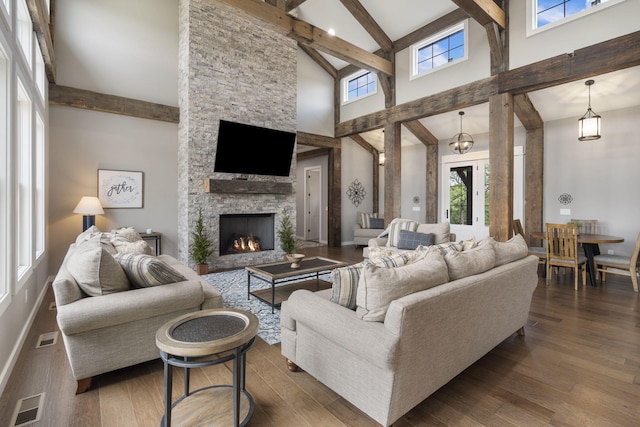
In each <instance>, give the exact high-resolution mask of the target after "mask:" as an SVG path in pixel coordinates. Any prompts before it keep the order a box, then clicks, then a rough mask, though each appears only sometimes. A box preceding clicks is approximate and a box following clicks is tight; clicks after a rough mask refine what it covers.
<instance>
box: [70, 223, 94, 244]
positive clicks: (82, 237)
mask: <svg viewBox="0 0 640 427" xmlns="http://www.w3.org/2000/svg"><path fill="white" fill-rule="evenodd" d="M99 233H100V229H99V228H98V227H96V226H95V225H92V226H91V227H89V228H87V229H86V230H84V231H83V232H82V233H80V234H78V237H76V243H82V242H86V241H87V240H89V239H90V238H92V237H94V236H95V235H96V234H99Z"/></svg>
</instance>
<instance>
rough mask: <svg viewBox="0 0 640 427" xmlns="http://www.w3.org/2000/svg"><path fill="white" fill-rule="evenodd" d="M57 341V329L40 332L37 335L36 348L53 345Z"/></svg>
mask: <svg viewBox="0 0 640 427" xmlns="http://www.w3.org/2000/svg"><path fill="white" fill-rule="evenodd" d="M57 342H58V331H55V332H47V333H46V334H42V335H40V336H39V337H38V344H36V348H42V347H49V346H50V345H54V344H55V343H57Z"/></svg>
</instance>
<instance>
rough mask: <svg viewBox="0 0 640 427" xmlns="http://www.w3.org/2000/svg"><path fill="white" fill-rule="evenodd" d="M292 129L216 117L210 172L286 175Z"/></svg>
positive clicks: (292, 144)
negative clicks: (211, 168)
mask: <svg viewBox="0 0 640 427" xmlns="http://www.w3.org/2000/svg"><path fill="white" fill-rule="evenodd" d="M295 142H296V134H295V132H285V131H281V130H274V129H268V128H264V127H259V126H252V125H247V124H243V123H236V122H230V121H227V120H220V126H219V127H218V146H217V149H216V160H215V165H214V169H213V170H214V172H226V173H238V174H247V175H250V174H255V175H272V176H289V170H290V169H291V160H292V158H293V149H294V147H295Z"/></svg>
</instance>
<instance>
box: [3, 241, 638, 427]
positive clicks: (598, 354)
mask: <svg viewBox="0 0 640 427" xmlns="http://www.w3.org/2000/svg"><path fill="white" fill-rule="evenodd" d="M304 252H306V253H307V254H308V255H320V256H326V257H329V258H335V259H342V260H346V261H350V262H358V261H360V260H361V259H362V256H361V253H362V251H361V249H356V248H354V247H353V246H347V247H343V248H327V247H321V248H310V249H305V250H304ZM51 301H53V295H52V293H51V291H49V292H48V294H47V296H46V298H45V301H44V303H43V305H42V307H41V309H40V310H39V313H38V316H37V318H36V320H35V322H34V325H33V327H32V328H31V331H30V334H29V336H28V338H27V341H26V343H25V346H24V348H23V350H22V352H21V354H20V358H19V361H18V363H17V364H16V366H15V368H14V370H13V373H12V375H11V378H10V380H9V383H8V385H7V387H6V389H5V391H4V393H3V395H2V397H1V398H0V426H8V425H9V423H10V419H11V416H12V414H13V410H14V406H15V404H16V401H17V400H18V399H20V398H23V397H27V396H31V395H34V394H38V393H42V392H46V398H45V408H44V412H43V415H42V420H41V421H40V422H38V423H35V424H33V425H35V426H82V427H87V426H104V427H106V426H118V427H122V426H158V425H159V423H160V419H161V417H162V413H163V406H162V389H163V378H162V363H161V362H160V361H159V360H156V361H152V362H148V363H143V364H140V365H137V366H134V367H130V368H126V369H122V370H119V371H116V372H112V373H108V374H104V375H101V376H99V377H97V378H96V379H95V381H94V387H93V388H92V389H90V390H89V391H88V392H86V393H84V394H81V395H78V396H76V395H74V391H75V381H73V378H72V377H71V373H70V370H69V367H68V362H67V359H66V356H65V350H64V346H63V343H62V338H61V337H60V339H59V340H58V342H57V344H55V345H53V346H50V347H45V348H41V349H35V344H36V340H37V337H38V336H39V335H40V334H42V333H46V332H51V331H54V330H56V329H57V325H56V323H55V311H51V310H49V309H48V308H49V304H50V302H51ZM525 332H526V335H525V336H524V337H519V336H518V335H516V334H514V335H513V336H511V337H509V338H508V339H506V340H505V341H504V342H502V343H501V344H500V345H498V346H497V347H496V348H495V349H493V350H492V351H490V352H489V353H488V354H487V355H486V356H485V357H483V358H482V359H480V360H479V361H478V362H476V363H475V364H473V365H472V366H470V367H469V368H468V369H466V370H465V371H464V372H463V373H462V374H460V375H458V376H457V377H456V378H455V379H453V380H452V381H450V382H449V383H448V384H447V385H445V386H444V387H442V388H441V389H440V390H438V391H437V392H436V393H434V394H433V395H431V396H430V397H429V398H427V399H426V400H424V401H423V402H422V403H421V404H420V405H418V406H417V407H416V408H414V409H413V410H412V411H411V412H409V413H408V414H407V415H406V416H404V417H403V418H402V419H400V420H399V421H397V422H396V423H395V424H394V425H395V426H397V427H406V426H537V425H553V426H598V427H599V426H637V425H639V424H640V405H639V403H640V296H638V294H635V293H634V292H633V290H632V287H631V281H630V279H629V278H627V277H622V276H614V275H609V277H608V278H607V284H606V286H598V287H596V288H592V287H590V286H587V287H580V289H579V290H578V291H575V290H574V289H573V281H572V277H571V274H570V273H567V274H566V275H560V276H559V278H558V279H555V278H554V280H552V282H551V285H550V286H549V287H547V286H546V284H545V280H544V279H541V280H540V281H539V283H538V288H537V289H536V291H535V294H534V297H533V302H532V305H531V312H530V316H529V321H528V323H527V325H526V326H525ZM433 345H437V343H433ZM176 375H179V373H176ZM230 382H231V371H230V366H229V365H228V364H227V365H222V366H213V367H208V368H204V369H195V370H193V375H192V387H194V388H198V387H201V386H205V385H209V384H222V383H226V384H229V383H230ZM174 384H178V385H180V384H181V382H180V380H178V379H177V377H176V381H174ZM247 388H248V390H249V392H250V393H251V394H252V395H253V397H254V399H255V402H256V405H255V413H254V415H253V418H252V420H251V422H250V425H251V426H292V427H298V426H314V427H315V426H371V425H375V423H374V422H373V421H372V420H371V419H370V418H368V417H367V416H366V415H364V414H362V413H361V412H359V411H358V410H357V409H355V408H354V407H353V406H351V405H350V404H349V403H347V402H346V401H344V400H343V399H342V398H340V396H338V395H337V394H335V393H334V392H333V391H331V390H330V389H328V388H326V387H325V386H323V385H322V384H320V383H319V382H317V381H316V380H315V379H314V378H312V377H311V376H309V375H308V374H306V373H304V372H298V373H291V372H289V371H288V370H287V369H286V366H285V363H284V360H283V358H282V356H281V355H280V346H279V345H273V346H269V345H267V344H266V343H264V342H263V341H261V340H257V342H256V344H255V346H254V347H253V348H252V349H251V350H250V351H249V353H248V358H247ZM176 389H180V387H179V386H176V387H174V391H176V397H177V393H178V391H177V390H176Z"/></svg>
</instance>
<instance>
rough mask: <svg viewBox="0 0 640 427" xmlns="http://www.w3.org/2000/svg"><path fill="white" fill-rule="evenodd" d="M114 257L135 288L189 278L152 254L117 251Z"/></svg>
mask: <svg viewBox="0 0 640 427" xmlns="http://www.w3.org/2000/svg"><path fill="white" fill-rule="evenodd" d="M113 257H114V258H115V259H116V261H118V263H119V264H120V266H121V267H122V269H123V270H124V272H125V273H126V275H127V277H128V278H129V281H130V282H131V284H132V285H133V287H134V288H148V287H151V286H158V285H166V284H168V283H175V282H182V281H184V280H187V279H186V278H185V277H184V276H183V275H182V274H180V273H178V271H176V270H175V269H174V268H173V267H171V266H170V265H169V264H167V263H165V262H164V261H162V260H159V259H158V258H156V257H154V256H151V255H144V254H136V253H117V254H115V255H114V256H113Z"/></svg>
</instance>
